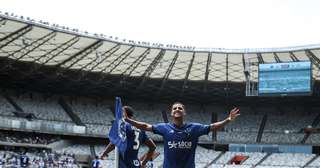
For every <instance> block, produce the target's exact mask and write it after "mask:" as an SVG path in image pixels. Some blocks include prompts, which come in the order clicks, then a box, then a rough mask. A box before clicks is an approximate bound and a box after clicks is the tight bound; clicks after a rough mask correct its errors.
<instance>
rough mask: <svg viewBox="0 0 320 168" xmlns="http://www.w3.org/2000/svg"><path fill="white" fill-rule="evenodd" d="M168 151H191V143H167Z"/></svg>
mask: <svg viewBox="0 0 320 168" xmlns="http://www.w3.org/2000/svg"><path fill="white" fill-rule="evenodd" d="M168 146H169V149H191V147H192V142H190V141H177V142H176V141H168Z"/></svg>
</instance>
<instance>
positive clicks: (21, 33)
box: [0, 13, 320, 97]
mask: <svg viewBox="0 0 320 168" xmlns="http://www.w3.org/2000/svg"><path fill="white" fill-rule="evenodd" d="M0 60H5V61H4V62H3V63H2V64H3V65H4V66H3V67H2V68H1V70H6V71H8V70H9V69H10V67H12V66H14V65H15V63H17V62H19V63H31V64H33V65H34V64H35V66H34V67H32V68H33V69H31V70H30V71H28V72H30V73H28V74H27V76H30V74H34V72H37V71H38V70H39V69H41V67H49V68H50V67H51V68H54V69H55V71H54V74H55V75H56V76H59V75H60V76H61V74H62V75H64V74H66V73H65V70H70V71H72V72H79V73H80V74H79V73H78V75H71V76H70V75H69V76H68V78H69V79H71V78H72V77H75V76H76V77H75V81H83V80H86V77H88V76H89V75H88V74H87V72H89V73H90V74H94V75H96V76H98V79H97V80H92V79H90V82H95V83H99V82H104V83H103V84H104V87H108V88H112V89H110V90H116V89H118V85H119V84H120V85H123V84H126V85H127V86H130V85H131V86H134V87H132V88H130V87H128V88H127V89H128V90H129V91H133V90H136V89H138V90H139V88H143V92H147V91H150V93H152V94H151V95H154V94H157V95H160V94H161V93H162V92H163V91H164V90H166V91H167V92H168V93H169V92H170V93H173V92H179V95H180V96H181V95H183V94H185V93H186V92H190V93H191V94H189V95H190V96H191V97H192V96H193V95H195V94H198V95H199V93H205V92H207V91H209V92H210V94H211V93H219V94H221V95H225V94H226V89H227V90H229V91H230V93H232V92H233V93H234V94H233V93H232V94H233V95H243V93H244V89H243V88H244V87H243V85H242V86H238V85H237V86H236V87H235V89H229V88H232V84H237V83H238V84H239V83H240V84H244V83H245V81H246V77H245V73H244V71H245V65H246V64H247V63H248V62H255V63H257V64H260V63H275V62H293V61H311V62H312V64H313V73H312V75H313V79H315V80H319V78H320V76H319V75H318V67H319V63H320V44H319V45H306V46H298V47H286V48H260V49H222V48H207V49H201V48H195V47H179V46H175V45H162V44H150V43H148V42H135V41H133V40H123V39H118V38H114V37H111V36H105V35H103V34H91V33H88V32H82V31H79V30H77V29H70V28H68V27H65V26H59V25H57V24H52V25H51V24H49V23H48V22H43V21H39V22H36V21H34V20H33V19H30V18H28V17H22V16H15V15H11V14H8V13H0ZM57 69H59V70H57ZM256 69H257V67H256ZM62 70H63V71H62ZM23 71H24V70H20V71H19V72H23ZM81 73H82V74H81ZM43 74H50V73H48V72H43ZM47 76H49V78H50V75H47ZM26 78H27V77H26ZM26 78H24V81H25V79H26ZM31 78H32V79H34V77H31ZM94 79H96V78H94ZM106 79H107V80H106ZM129 79H130V81H129ZM137 79H139V80H137ZM253 80H256V81H257V78H255V79H253ZM87 81H88V80H87ZM128 81H129V82H128ZM147 81H148V82H147ZM108 82H109V84H110V85H112V86H107V84H106V83H108ZM115 83H117V84H118V85H117V86H113V85H115ZM146 83H147V84H146ZM148 83H149V85H148ZM168 83H169V84H168ZM226 83H230V85H228V86H225V84H226ZM217 84H221V87H218V86H217ZM219 86H220V85H219ZM98 87H100V86H98ZM113 87H116V88H115V89H114V88H113ZM88 88H90V87H89V85H88ZM94 88H97V87H96V86H95V87H94ZM147 88H149V89H147ZM171 89H172V90H171ZM128 90H127V91H128ZM97 92H101V90H97ZM117 94H118V93H117ZM133 95H135V94H133ZM148 96H150V95H148ZM169 96H170V95H169ZM213 96H214V95H213Z"/></svg>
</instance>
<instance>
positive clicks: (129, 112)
mask: <svg viewBox="0 0 320 168" xmlns="http://www.w3.org/2000/svg"><path fill="white" fill-rule="evenodd" d="M123 109H124V110H125V111H126V113H127V116H128V117H130V118H131V117H133V115H134V109H133V108H132V107H131V106H123Z"/></svg>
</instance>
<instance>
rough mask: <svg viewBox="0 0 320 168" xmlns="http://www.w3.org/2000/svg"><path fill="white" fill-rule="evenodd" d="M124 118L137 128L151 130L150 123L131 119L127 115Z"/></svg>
mask: <svg viewBox="0 0 320 168" xmlns="http://www.w3.org/2000/svg"><path fill="white" fill-rule="evenodd" d="M125 120H126V121H127V122H128V123H130V124H131V125H133V126H135V127H136V128H138V129H141V130H144V131H150V132H151V131H152V125H151V124H148V123H145V122H140V121H136V120H133V119H131V118H129V117H125Z"/></svg>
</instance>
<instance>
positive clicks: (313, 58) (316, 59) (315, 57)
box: [305, 50, 320, 68]
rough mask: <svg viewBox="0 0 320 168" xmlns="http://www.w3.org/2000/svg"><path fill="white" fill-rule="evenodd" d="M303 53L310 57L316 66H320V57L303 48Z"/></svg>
mask: <svg viewBox="0 0 320 168" xmlns="http://www.w3.org/2000/svg"><path fill="white" fill-rule="evenodd" d="M305 53H306V55H307V57H308V58H309V59H310V61H311V62H312V63H313V64H314V65H315V66H317V67H318V68H320V59H319V58H318V57H317V56H315V55H314V54H313V53H312V52H311V51H310V50H305Z"/></svg>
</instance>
